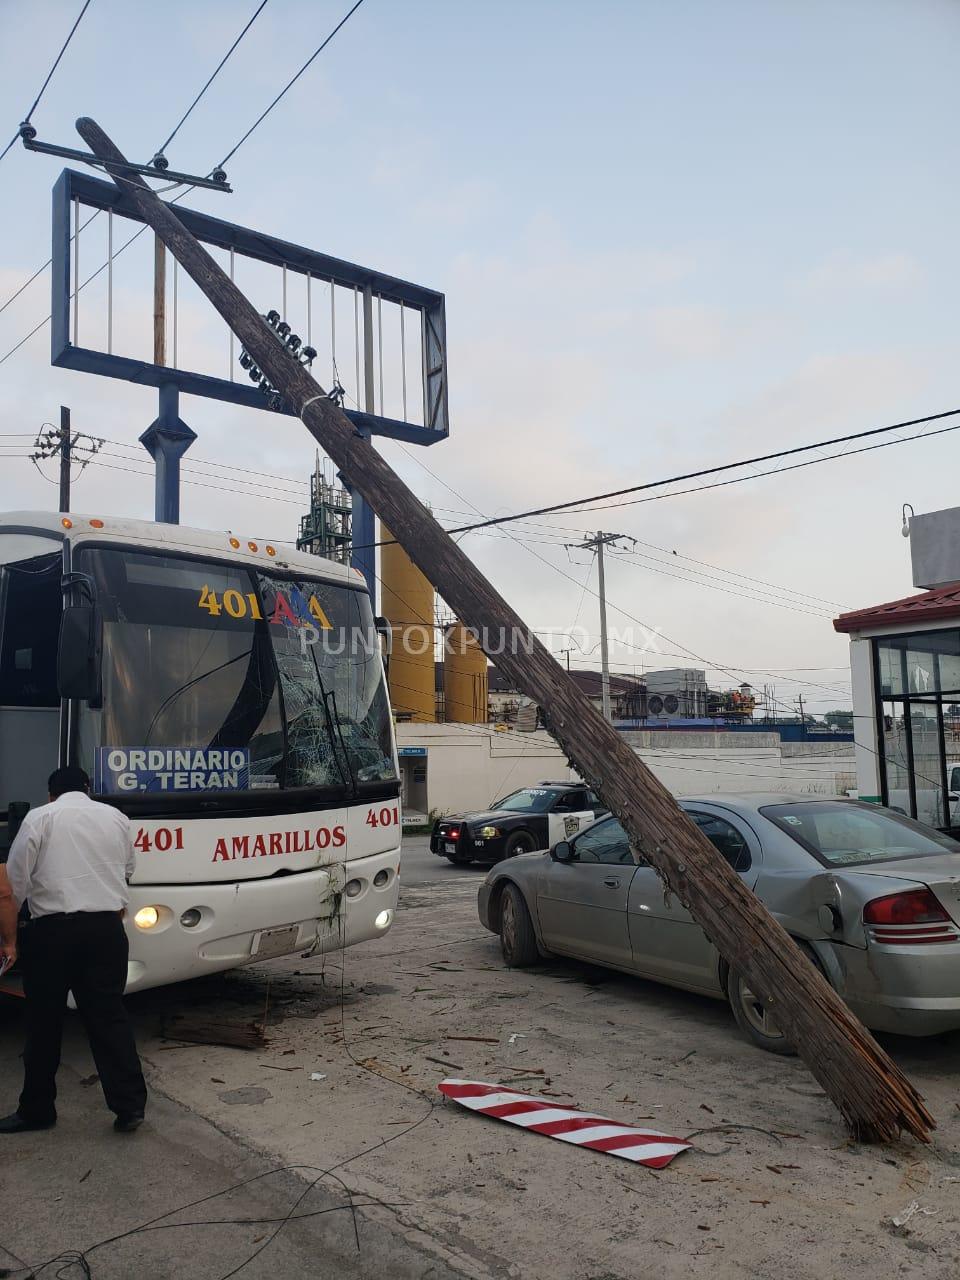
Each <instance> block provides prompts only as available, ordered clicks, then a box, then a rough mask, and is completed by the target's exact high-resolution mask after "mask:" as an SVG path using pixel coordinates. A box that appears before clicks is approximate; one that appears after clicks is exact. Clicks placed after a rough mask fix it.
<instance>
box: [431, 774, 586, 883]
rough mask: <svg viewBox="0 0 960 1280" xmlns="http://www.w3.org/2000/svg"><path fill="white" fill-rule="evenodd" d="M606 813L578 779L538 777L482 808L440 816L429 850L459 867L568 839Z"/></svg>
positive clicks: (544, 847)
mask: <svg viewBox="0 0 960 1280" xmlns="http://www.w3.org/2000/svg"><path fill="white" fill-rule="evenodd" d="M606 812H607V810H606V809H605V807H604V806H603V804H602V803H601V801H600V798H599V796H597V795H596V793H595V792H593V791H591V790H590V788H589V787H586V786H584V785H583V783H577V782H541V783H540V784H539V786H536V787H523V788H522V789H521V790H520V791H514V792H513V793H512V794H511V795H508V796H506V797H505V798H504V799H503V800H500V801H498V803H497V804H495V805H493V807H492V808H490V809H487V810H484V811H483V812H482V813H461V814H455V815H453V816H452V817H448V818H440V819H439V820H438V821H437V822H435V823H434V825H433V831H432V833H431V835H430V852H431V853H435V854H437V856H438V857H441V858H449V859H450V861H451V862H454V863H456V864H457V865H458V866H466V865H467V863H470V862H499V861H500V859H501V858H512V857H513V855H514V854H515V853H530V852H531V851H532V850H534V849H548V848H549V847H550V846H551V845H553V844H555V843H556V842H557V841H558V840H569V839H570V837H571V836H574V835H576V833H577V832H578V831H579V830H580V829H581V827H586V826H589V824H590V823H591V822H593V821H594V820H595V819H596V818H599V817H601V816H602V815H603V814H605V813H606Z"/></svg>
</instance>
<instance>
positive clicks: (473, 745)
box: [396, 724, 575, 813]
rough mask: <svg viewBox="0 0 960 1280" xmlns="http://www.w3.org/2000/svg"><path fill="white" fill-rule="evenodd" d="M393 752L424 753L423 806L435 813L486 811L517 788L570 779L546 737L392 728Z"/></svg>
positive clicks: (472, 728)
mask: <svg viewBox="0 0 960 1280" xmlns="http://www.w3.org/2000/svg"><path fill="white" fill-rule="evenodd" d="M396 729H397V746H398V747H426V748H427V805H428V808H430V809H433V810H436V812H437V813H463V812H465V811H469V810H471V809H486V808H487V807H488V806H489V805H490V803H491V802H492V801H494V800H500V799H502V798H503V796H505V795H507V794H508V793H509V792H510V791H516V790H517V789H518V788H519V787H529V786H533V785H535V784H536V783H538V782H544V781H546V780H547V779H549V780H550V781H553V782H566V781H567V780H568V779H570V778H573V777H575V775H574V774H573V773H572V771H571V769H570V766H569V765H568V764H567V757H566V756H565V755H564V753H563V752H562V751H561V750H560V748H559V747H558V746H557V744H556V743H555V742H554V740H553V739H552V738H551V737H550V735H549V734H547V733H544V732H543V731H542V730H540V731H538V732H537V733H520V732H518V731H517V730H516V729H506V730H503V731H500V732H497V730H496V729H494V727H493V726H492V725H491V726H489V727H488V726H486V725H460V724H398V725H397V727H396Z"/></svg>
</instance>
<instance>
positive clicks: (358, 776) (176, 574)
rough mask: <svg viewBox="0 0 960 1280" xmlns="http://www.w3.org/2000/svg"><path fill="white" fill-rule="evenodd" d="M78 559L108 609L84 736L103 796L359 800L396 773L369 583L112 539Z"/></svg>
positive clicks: (87, 761)
mask: <svg viewBox="0 0 960 1280" xmlns="http://www.w3.org/2000/svg"><path fill="white" fill-rule="evenodd" d="M77 567H78V568H79V569H80V570H81V571H82V572H83V573H85V574H87V575H89V577H90V578H91V579H92V580H93V583H94V586H95V592H96V600H97V603H98V605H99V607H100V611H101V614H102V617H103V660H102V687H103V694H102V698H101V699H100V700H99V705H97V706H95V707H89V706H87V705H86V704H83V705H82V707H81V717H80V730H79V742H78V746H79V754H80V759H81V763H82V764H83V765H84V767H85V768H86V769H87V770H88V771H89V772H90V773H91V776H92V777H93V778H94V781H95V787H94V789H95V791H96V792H97V793H98V794H112V795H122V794H125V793H129V792H144V791H147V792H161V793H162V792H172V791H178V792H200V791H207V792H208V791H221V792H222V791H229V792H240V791H257V790H259V791H264V790H293V789H298V788H315V787H323V788H330V787H334V788H338V789H341V790H342V791H343V792H344V793H345V794H349V793H351V792H354V791H357V790H359V789H361V788H362V787H363V784H365V783H382V782H384V781H387V780H392V779H394V778H395V777H396V771H395V768H394V763H393V743H392V730H391V721H390V706H389V701H388V699H387V694H386V689H385V688H384V682H383V667H382V663H381V660H380V652H379V642H378V640H377V637H376V633H375V630H374V628H373V617H372V612H371V608H370V600H369V597H368V596H367V595H366V593H365V592H362V591H356V590H353V589H351V588H349V587H347V586H344V585H341V584H338V583H330V582H324V581H321V580H320V579H311V580H307V579H299V580H298V579H294V578H289V577H285V576H283V575H282V573H281V572H275V573H268V572H261V571H260V570H258V569H256V568H254V567H253V566H248V565H244V564H239V563H238V564H219V563H215V562H209V561H202V560H191V559H186V558H184V557H182V556H176V555H154V554H149V553H144V552H134V551H125V550H124V551H121V550H112V549H106V548H99V549H86V550H84V551H83V552H82V553H81V555H80V556H79V557H78V565H77Z"/></svg>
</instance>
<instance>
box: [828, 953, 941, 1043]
mask: <svg viewBox="0 0 960 1280" xmlns="http://www.w3.org/2000/svg"><path fill="white" fill-rule="evenodd" d="M837 955H838V959H839V960H840V963H841V967H842V969H843V974H844V976H843V981H844V988H845V989H844V990H843V991H842V992H841V994H842V995H843V997H844V999H845V1000H846V1002H847V1004H848V1005H849V1006H850V1008H851V1009H852V1010H853V1012H854V1013H855V1014H856V1015H857V1017H858V1018H859V1019H860V1020H861V1022H863V1023H865V1025H866V1026H868V1027H869V1028H870V1029H871V1030H872V1031H888V1032H893V1033H894V1034H897V1035H904V1036H932V1035H939V1034H940V1033H942V1032H944V1031H956V1030H960V943H944V944H942V945H940V944H932V945H924V946H915V947H897V948H896V949H895V950H894V949H893V948H891V947H877V946H871V947H868V948H867V949H866V950H863V951H861V950H858V949H856V948H853V947H842V948H837Z"/></svg>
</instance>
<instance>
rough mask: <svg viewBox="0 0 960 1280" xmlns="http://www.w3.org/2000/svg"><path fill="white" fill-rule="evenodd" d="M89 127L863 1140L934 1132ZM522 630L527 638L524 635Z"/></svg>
mask: <svg viewBox="0 0 960 1280" xmlns="http://www.w3.org/2000/svg"><path fill="white" fill-rule="evenodd" d="M77 129H78V131H79V132H80V134H81V136H82V137H83V139H84V141H85V142H87V143H88V145H89V146H90V148H91V150H92V151H93V152H94V154H95V155H96V156H97V157H98V158H99V159H100V160H101V161H104V162H105V167H106V169H107V172H108V173H110V174H111V175H112V176H113V177H114V179H115V181H116V183H117V185H118V187H119V188H120V190H121V191H122V192H123V194H124V197H125V199H126V200H127V201H129V202H130V204H131V205H132V206H133V208H134V209H135V210H136V212H137V213H138V214H139V216H140V217H142V218H143V220H144V221H145V222H146V223H147V224H148V226H150V227H151V228H152V229H153V230H154V231H155V232H156V234H157V235H158V236H159V238H160V239H161V240H162V241H163V243H164V244H165V245H166V247H167V248H168V249H169V250H170V252H171V253H172V254H173V256H174V257H175V258H176V260H177V261H178V262H179V263H180V264H181V265H182V266H183V268H184V270H185V271H186V272H187V274H188V275H190V276H191V277H192V279H193V280H194V281H195V282H196V284H197V285H198V286H199V287H200V289H202V291H203V292H204V293H205V294H206V296H207V297H208V298H209V299H210V301H211V302H212V303H213V305H214V307H215V308H216V309H217V311H218V312H219V313H220V315H221V316H222V317H223V319H224V320H225V321H226V322H227V324H228V325H229V326H230V328H231V329H232V330H233V332H234V334H235V335H236V337H237V338H238V340H239V341H240V342H241V343H242V344H243V346H244V347H245V348H246V350H247V351H249V353H250V354H251V356H253V358H254V360H255V361H256V362H257V365H258V366H259V367H260V369H262V370H263V372H264V373H265V374H266V376H267V377H268V378H269V380H270V382H271V383H272V385H273V386H274V387H275V388H276V389H277V390H278V391H279V392H280V394H281V395H282V396H283V397H284V399H285V400H286V402H287V403H288V404H289V405H291V406H293V407H294V409H295V411H296V412H297V414H298V415H299V416H300V418H301V420H302V421H303V423H304V425H305V426H306V427H307V429H308V430H309V431H310V433H311V434H312V435H313V436H314V437H315V438H316V440H317V441H318V442H319V444H320V445H321V447H322V448H323V450H324V451H325V452H326V453H327V454H328V455H329V456H330V457H331V458H332V459H333V461H334V463H335V464H336V466H337V467H338V468H339V469H340V470H341V471H342V472H343V473H344V475H345V476H346V477H347V478H348V480H349V482H350V484H351V486H353V487H355V488H356V490H357V491H358V492H359V493H360V494H362V495H363V497H364V499H365V500H366V501H367V502H368V503H370V505H371V506H372V507H373V508H374V510H375V511H376V512H377V513H378V514H379V515H380V516H381V518H382V519H383V521H384V522H385V523H386V524H387V525H388V526H389V528H390V529H391V530H393V533H394V536H395V537H396V538H397V540H398V541H399V542H400V543H401V545H402V546H403V548H404V550H405V551H406V552H407V554H408V555H409V556H410V558H411V559H412V560H413V561H414V563H415V564H417V565H418V567H419V568H420V569H421V570H422V571H423V572H424V574H425V575H426V576H427V578H429V580H430V581H431V582H432V583H433V584H434V585H435V587H436V588H437V590H438V591H439V592H440V594H441V595H442V596H443V598H444V600H446V601H447V603H448V604H449V605H450V607H451V608H452V609H453V610H454V612H455V613H456V614H457V616H458V617H459V618H461V619H462V620H463V622H464V624H465V625H467V626H470V627H473V628H475V629H476V631H477V633H478V635H479V637H480V639H481V643H483V641H484V639H485V638H486V637H488V636H489V637H491V638H494V639H495V641H496V642H499V640H500V638H501V637H502V638H504V639H505V640H506V643H504V644H503V648H502V652H501V651H499V650H498V655H497V666H498V667H499V668H500V669H501V670H502V671H504V672H505V673H506V675H508V676H509V677H511V678H512V679H513V680H514V681H515V683H516V687H517V688H518V689H520V690H521V691H522V692H523V693H525V694H527V695H528V696H529V697H530V698H532V699H533V701H534V702H536V703H537V704H538V705H539V706H540V707H541V708H542V709H543V712H544V715H545V717H546V719H547V723H548V727H549V729H550V731H551V733H552V734H553V735H554V737H555V738H556V739H557V740H558V742H559V743H560V744H561V745H562V746H563V748H564V749H565V750H566V752H567V754H568V756H569V758H570V761H571V763H572V764H573V766H574V767H575V768H576V769H577V770H578V771H579V772H580V774H581V775H582V776H583V777H584V778H585V779H586V780H587V781H588V782H589V783H590V785H592V786H594V787H596V788H597V789H598V790H599V792H600V794H601V796H602V797H603V799H604V801H605V802H606V804H607V805H608V806H609V807H610V809H611V810H612V812H613V813H615V814H616V816H617V817H618V818H619V819H620V821H621V822H622V823H623V826H624V828H625V829H626V831H627V834H628V835H629V837H630V840H631V843H632V846H633V848H634V851H635V856H637V857H638V859H640V858H642V859H644V860H645V861H647V862H649V863H650V864H651V865H653V866H654V867H655V868H656V869H657V870H658V871H659V872H660V874H661V876H662V877H663V879H664V881H665V882H666V885H667V886H668V891H669V892H670V893H672V894H674V895H675V896H676V897H677V898H678V899H679V900H680V902H682V903H683V904H684V905H685V906H686V907H687V908H688V909H689V910H690V912H691V913H692V915H693V917H694V919H695V920H696V921H697V922H698V924H700V926H701V927H702V928H703V931H704V932H705V933H706V935H707V937H708V938H710V939H711V941H712V942H713V943H714V944H715V945H716V947H717V949H718V950H719V952H720V954H721V955H722V956H723V957H724V958H725V959H726V960H727V961H728V962H729V963H730V964H731V965H732V966H733V967H734V968H735V969H736V970H737V971H738V972H740V973H742V974H743V976H744V978H745V979H746V981H747V982H749V984H750V987H751V989H752V990H753V991H755V992H757V993H758V995H759V996H760V997H761V998H762V999H763V1001H764V1003H765V1004H766V1005H767V1007H768V1008H769V1009H770V1010H771V1012H772V1013H773V1014H774V1015H775V1017H776V1021H777V1022H778V1023H779V1025H780V1027H781V1029H782V1030H783V1032H784V1034H785V1035H786V1036H787V1037H788V1038H789V1039H790V1041H791V1042H792V1043H793V1044H794V1045H795V1046H796V1048H797V1051H798V1052H799V1054H800V1055H801V1056H802V1058H803V1059H804V1061H805V1062H806V1064H807V1066H808V1067H809V1068H810V1071H811V1072H812V1073H813V1075H814V1076H815V1077H816V1079H817V1080H818V1081H819V1082H820V1083H821V1084H822V1086H823V1088H824V1090H825V1091H826V1093H827V1094H828V1095H829V1097H830V1098H831V1099H832V1100H833V1102H834V1104H835V1105H836V1106H837V1107H838V1108H839V1110H840V1112H841V1113H842V1114H843V1116H844V1118H845V1119H846V1121H847V1123H848V1124H849V1125H850V1127H851V1129H852V1130H853V1132H854V1134H856V1135H857V1136H858V1137H859V1138H861V1139H863V1140H875V1141H876V1140H879V1141H893V1140H895V1139H896V1138H897V1136H898V1135H899V1134H900V1133H901V1131H903V1130H907V1131H908V1132H910V1133H912V1134H914V1135H915V1136H916V1137H917V1138H919V1139H920V1140H921V1141H928V1140H929V1131H930V1130H931V1129H932V1128H934V1127H935V1122H934V1120H933V1117H932V1116H931V1115H930V1113H929V1112H928V1111H927V1109H926V1108H925V1107H924V1105H923V1100H922V1098H921V1097H920V1095H919V1094H918V1093H917V1092H916V1090H915V1089H914V1088H913V1086H912V1085H911V1083H910V1082H909V1080H907V1078H906V1077H905V1076H904V1075H903V1073H902V1072H901V1071H900V1069H899V1068H898V1067H897V1066H896V1064H895V1063H894V1062H893V1061H892V1060H891V1059H890V1058H889V1057H888V1056H887V1054H885V1053H884V1052H883V1050H882V1049H881V1048H880V1047H879V1045H878V1044H877V1043H876V1041H875V1040H874V1039H873V1037H872V1036H871V1035H870V1034H869V1033H868V1032H867V1031H866V1030H865V1029H864V1027H863V1026H861V1024H860V1023H859V1022H858V1021H857V1019H856V1018H855V1017H854V1016H853V1014H852V1013H851V1012H850V1011H849V1009H847V1007H846V1005H845V1004H844V1003H843V1001H842V1000H841V999H840V997H839V996H838V995H837V994H836V993H835V992H834V990H833V989H832V988H831V987H830V986H829V984H828V983H827V982H826V981H825V980H824V979H823V978H822V977H821V976H820V974H819V973H818V972H817V970H816V969H815V968H814V966H813V965H812V964H810V962H809V961H808V960H807V959H806V957H805V956H804V955H803V954H802V953H801V952H800V950H799V949H798V948H797V946H796V944H795V943H794V942H793V940H792V939H791V938H790V937H789V936H788V935H787V933H786V932H785V931H784V930H783V929H782V928H781V926H780V925H779V924H778V923H777V922H776V921H775V920H774V919H773V917H772V916H771V915H770V914H769V912H768V911H767V910H766V908H765V907H764V906H763V905H762V904H761V903H760V901H759V899H758V898H757V897H756V896H755V895H754V894H753V893H751V891H750V890H749V889H748V888H747V887H746V886H745V885H744V884H743V882H742V881H741V880H740V878H739V877H738V876H737V875H736V873H735V872H734V871H733V870H732V868H731V867H730V866H729V864H728V863H727V862H726V861H725V860H724V859H723V858H722V857H721V855H720V854H719V853H718V852H717V851H716V849H715V848H714V847H713V845H712V844H711V843H710V841H709V840H708V839H707V838H706V837H705V836H704V835H703V834H702V833H701V832H700V831H699V830H698V828H697V827H696V826H695V825H694V824H693V822H692V821H691V820H690V819H689V818H688V817H687V816H686V814H684V813H683V811H682V810H681V809H680V808H679V807H678V806H677V804H676V802H675V801H674V799H673V797H672V796H671V795H670V793H669V792H668V791H667V790H666V788H665V787H663V786H662V785H661V783H660V782H658V781H657V779H656V778H655V777H654V776H653V774H652V773H650V771H649V770H648V769H647V768H646V766H645V765H644V764H643V763H642V762H641V761H640V759H639V757H638V756H637V755H635V754H634V752H633V751H632V750H631V749H630V747H628V746H627V744H626V743H625V742H624V740H623V738H622V736H621V735H620V734H619V733H617V731H616V730H615V729H614V728H613V727H612V726H611V725H610V724H608V723H607V722H606V721H605V720H604V719H603V717H602V716H601V715H599V714H598V713H597V712H596V710H595V709H594V708H593V706H592V704H591V703H590V701H589V699H588V698H586V697H585V696H584V695H583V694H582V693H581V692H580V690H579V689H578V688H577V686H576V685H575V684H574V683H573V681H572V680H571V679H570V677H569V676H568V675H567V674H566V672H565V671H564V670H563V668H562V667H561V666H560V665H559V663H558V662H557V661H556V660H555V659H554V658H553V656H552V655H551V654H550V653H549V652H548V650H547V649H546V648H545V646H544V645H543V644H541V643H540V642H539V641H538V640H537V639H536V638H535V637H534V636H533V635H532V634H531V633H530V632H529V631H528V629H527V628H526V627H525V626H524V623H523V621H522V619H521V618H520V617H519V615H518V614H516V613H515V612H514V611H513V610H512V609H511V608H510V606H509V605H508V604H507V603H506V601H505V600H504V599H503V598H502V597H501V596H500V595H499V594H498V592H496V591H495V590H494V588H493V587H492V586H491V585H490V583H489V582H488V581H487V580H486V579H485V578H484V576H483V575H482V574H481V573H480V572H479V570H478V569H477V568H476V567H475V566H474V565H473V564H472V562H471V561H470V560H469V559H468V558H467V556H466V555H465V554H464V553H463V552H462V551H461V550H460V548H459V547H458V546H457V545H456V544H455V543H454V542H453V540H452V539H451V538H450V537H449V536H448V535H447V534H446V533H445V532H444V530H443V529H442V528H441V527H440V525H439V524H438V523H437V522H436V520H434V518H433V516H432V515H431V514H430V512H429V511H428V510H427V509H426V507H425V506H424V505H423V504H422V503H421V502H420V501H419V500H418V499H417V497H416V496H415V495H414V494H413V493H412V492H411V491H410V490H409V489H408V488H407V487H406V485H405V484H404V483H403V481H402V480H401V479H400V478H399V476H397V475H396V473H395V472H394V471H393V469H392V468H391V467H390V466H388V464H387V463H386V462H385V461H384V460H383V458H382V457H381V456H380V454H379V453H377V451H376V449H374V447H373V445H372V444H371V443H370V441H369V439H365V438H363V437H362V436H361V435H360V434H359V433H358V432H357V431H356V430H355V428H354V426H353V424H352V423H351V422H350V420H349V418H347V416H346V415H345V414H344V413H343V412H342V411H341V410H340V409H339V408H338V407H337V405H335V404H334V403H333V402H332V401H331V400H330V399H328V397H327V396H326V394H325V393H324V391H323V389H322V388H321V387H320V385H319V384H318V383H317V382H316V381H315V380H314V378H313V376H312V375H311V374H310V373H309V371H308V370H307V369H305V368H304V367H303V366H302V365H301V364H300V363H299V362H298V361H297V360H296V359H295V358H294V357H293V356H292V355H291V354H290V352H289V351H288V350H287V349H286V348H285V347H284V346H283V345H282V344H281V343H280V342H279V341H278V340H277V336H276V334H275V333H274V332H273V331H272V329H271V328H270V327H269V326H268V325H267V323H266V322H265V320H264V319H263V317H261V316H260V315H259V314H258V313H257V311H256V310H255V308H254V307H253V306H252V305H251V304H250V303H249V302H248V301H247V299H246V298H245V297H244V295H243V294H242V293H241V292H240V291H239V289H237V288H236V286H235V285H234V284H233V283H232V281H231V280H230V279H229V277H228V276H227V275H226V273H225V272H224V271H222V270H221V269H220V267H219V266H218V265H217V264H216V262H215V261H214V260H213V258H212V257H211V256H210V254H208V253H207V252H206V250H205V249H204V248H203V247H202V246H201V245H200V243H199V242H198V241H197V240H196V239H195V238H194V236H193V235H191V234H190V232H188V231H187V230H186V228H185V227H184V226H183V224H182V223H181V222H180V221H179V220H178V219H177V217H176V215H175V214H174V213H173V211H172V210H171V209H170V208H169V207H168V206H167V205H165V204H163V203H162V202H161V201H160V200H159V198H158V197H157V196H156V195H155V194H154V192H153V191H151V190H150V189H149V188H148V187H147V185H146V183H144V182H143V180H142V179H141V178H139V177H137V176H136V175H134V174H132V173H131V172H130V171H129V169H128V168H126V167H121V166H125V165H126V161H125V158H124V156H123V155H122V154H121V152H120V151H119V150H118V149H117V147H116V146H115V145H114V143H113V142H112V141H111V140H110V139H109V138H108V137H107V135H106V134H105V133H104V132H103V130H102V129H101V128H100V127H99V126H98V125H97V124H96V123H95V122H94V121H93V120H90V119H86V118H84V119H81V120H78V122H77ZM511 641H515V642H516V643H515V644H514V643H511Z"/></svg>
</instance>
